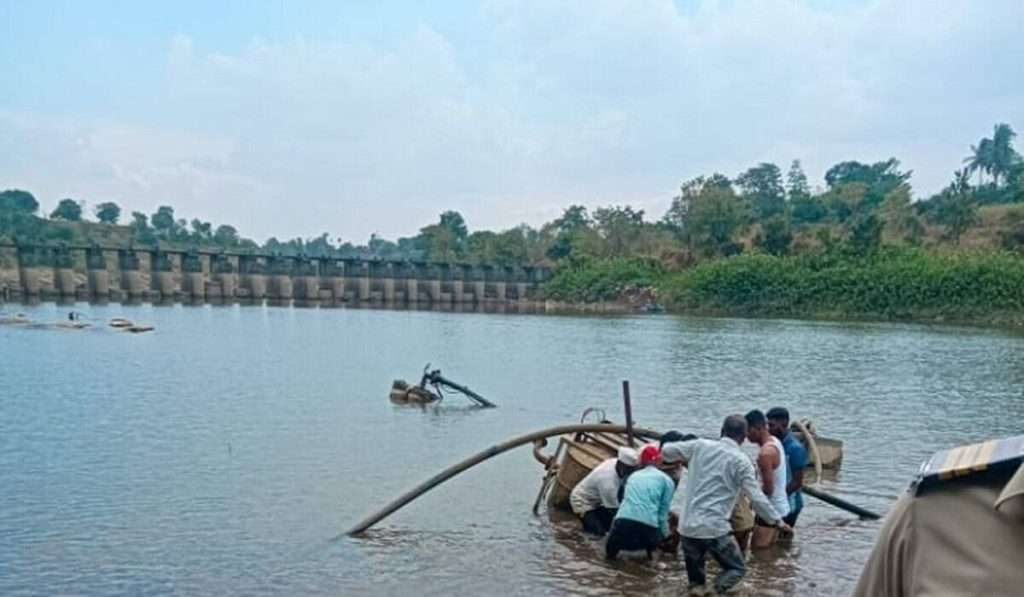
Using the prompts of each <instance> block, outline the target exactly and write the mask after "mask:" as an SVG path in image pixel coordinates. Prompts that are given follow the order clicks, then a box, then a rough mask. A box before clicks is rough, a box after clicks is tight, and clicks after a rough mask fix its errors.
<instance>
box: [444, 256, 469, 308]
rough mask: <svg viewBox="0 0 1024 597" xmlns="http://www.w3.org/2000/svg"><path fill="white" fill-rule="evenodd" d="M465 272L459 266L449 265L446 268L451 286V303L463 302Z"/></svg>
mask: <svg viewBox="0 0 1024 597" xmlns="http://www.w3.org/2000/svg"><path fill="white" fill-rule="evenodd" d="M464 275H465V271H464V270H463V269H462V266H461V265H451V266H449V267H448V277H449V278H451V284H452V302H454V303H456V304H460V305H461V304H462V303H463V301H464V300H465V296H466V294H465V287H464V286H463V285H464V284H465V280H464V279H463V276H464Z"/></svg>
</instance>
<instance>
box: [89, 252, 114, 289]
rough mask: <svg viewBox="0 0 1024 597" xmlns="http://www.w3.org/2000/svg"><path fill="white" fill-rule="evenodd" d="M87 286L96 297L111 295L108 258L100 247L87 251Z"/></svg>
mask: <svg viewBox="0 0 1024 597" xmlns="http://www.w3.org/2000/svg"><path fill="white" fill-rule="evenodd" d="M85 268H86V286H87V288H88V291H89V295H90V296H92V297H94V298H99V299H105V298H108V297H110V272H108V271H107V260H106V258H105V257H104V255H103V251H102V250H100V249H88V250H87V251H86V252H85Z"/></svg>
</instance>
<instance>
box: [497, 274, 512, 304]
mask: <svg viewBox="0 0 1024 597" xmlns="http://www.w3.org/2000/svg"><path fill="white" fill-rule="evenodd" d="M508 273H509V271H508V268H507V267H498V268H495V269H494V299H495V300H496V301H498V302H499V303H504V302H506V301H507V300H508V288H507V284H508Z"/></svg>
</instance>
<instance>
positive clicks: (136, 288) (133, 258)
mask: <svg viewBox="0 0 1024 597" xmlns="http://www.w3.org/2000/svg"><path fill="white" fill-rule="evenodd" d="M118 262H119V266H120V267H119V270H120V272H121V290H123V291H124V292H125V294H127V295H128V297H129V298H133V299H137V298H141V297H142V291H143V290H144V289H145V287H144V286H143V284H142V274H140V273H139V258H138V256H137V255H135V252H134V251H120V252H119V255H118Z"/></svg>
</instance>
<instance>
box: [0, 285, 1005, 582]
mask: <svg viewBox="0 0 1024 597" xmlns="http://www.w3.org/2000/svg"><path fill="white" fill-rule="evenodd" d="M77 308H78V309H79V310H80V311H82V312H84V313H85V314H86V315H87V316H89V317H95V318H97V319H100V320H104V319H108V318H110V317H113V316H126V317H129V318H131V319H133V320H136V321H138V322H142V323H151V324H154V325H156V327H157V331H156V332H155V333H151V334H141V335H131V334H125V333H115V332H112V331H110V330H109V329H107V328H102V327H101V328H99V329H96V330H88V331H82V332H70V331H58V330H41V329H23V328H15V327H9V326H0V379H2V382H0V383H2V386H0V387H2V399H0V488H2V490H0V594H3V595H19V594H55V593H65V594H66V593H75V594H87V595H121V594H187V595H191V594H208V595H212V594H225V595H226V594H237V595H268V594H312V595H341V594H345V595H359V594H410V593H413V594H438V595H441V594H453V593H457V592H463V594H467V595H468V594H481V595H482V594H504V595H515V594H522V595H547V594H551V595H555V594H566V593H578V594H586V595H605V594H607V595H611V594H621V593H622V592H624V591H626V592H638V593H639V592H644V593H651V594H665V595H675V594H679V592H680V591H681V588H682V587H683V586H684V585H685V573H684V570H683V566H682V563H681V561H677V560H675V559H673V558H663V559H660V560H658V561H657V562H655V563H654V564H645V563H637V562H625V563H616V564H608V563H606V562H604V561H603V559H602V551H601V545H600V543H598V542H596V541H593V540H591V539H588V538H585V537H583V536H582V535H581V533H579V532H578V531H577V529H576V526H575V524H573V523H572V522H571V521H566V520H564V519H562V518H558V517H556V518H555V519H554V520H552V519H551V518H549V517H548V516H546V515H545V516H541V517H534V516H533V515H532V514H531V513H530V507H531V505H532V503H533V499H534V497H535V495H536V492H537V489H538V487H539V483H540V480H541V470H540V467H539V466H538V465H537V464H536V463H535V462H534V461H533V459H532V457H531V456H530V454H529V450H528V449H522V450H520V451H518V452H512V453H510V454H506V455H504V456H502V457H499V458H497V459H495V460H492V461H490V462H488V463H485V464H484V465H482V466H480V467H477V468H475V469H473V470H471V471H470V472H468V473H466V474H464V475H462V476H461V477H458V478H456V479H455V480H453V481H450V482H449V483H447V484H445V485H443V486H442V487H440V488H439V489H437V490H435V491H433V492H431V493H429V494H427V495H426V496H424V497H423V498H421V499H420V500H418V501H416V502H414V503H413V504H412V505H410V506H409V507H407V508H406V509H404V510H402V511H400V512H399V513H398V514H396V515H395V516H393V517H392V518H389V519H387V520H386V521H384V523H382V524H381V526H379V527H377V528H376V529H375V530H374V531H372V532H371V533H370V534H369V535H368V536H367V537H366V538H362V539H335V537H336V536H337V535H338V534H339V533H341V532H342V531H343V530H345V529H346V528H347V527H348V526H349V525H351V524H352V523H354V522H355V521H357V520H358V519H360V518H362V517H363V516H364V515H366V514H368V513H369V512H371V511H372V510H374V509H376V508H377V507H379V506H381V505H382V504H384V503H385V502H386V501H388V500H390V499H391V498H393V497H395V496H396V495H397V494H399V493H401V492H402V491H404V490H406V489H408V488H409V487H411V486H412V485H414V484H416V483H418V482H419V481H421V480H423V479H425V478H426V477H428V476H430V475H432V474H434V473H435V472H437V471H438V470H440V469H441V468H443V467H444V466H447V465H449V464H451V463H453V462H455V461H457V460H459V459H461V458H463V457H466V456H468V455H470V454H471V453H473V452H475V451H478V450H480V449H483V448H485V447H487V446H488V445H490V444H491V443H494V442H496V441H501V440H504V439H507V438H508V437H510V436H512V435H514V434H518V433H523V432H528V431H532V430H536V429H538V428H541V427H546V426H550V425H555V424H561V423H570V422H575V421H576V420H578V417H579V415H580V413H581V412H582V411H583V410H584V409H585V408H587V407H588V406H603V407H605V408H606V409H607V410H608V412H609V414H610V415H611V416H613V417H614V418H620V419H621V407H620V396H619V391H620V389H619V388H620V385H619V384H620V382H621V380H622V379H629V380H630V381H631V384H632V389H633V401H634V409H635V416H636V419H637V421H638V423H639V424H642V425H644V426H649V427H654V428H659V429H667V428H678V429H682V430H684V431H694V432H697V433H700V434H707V435H713V434H715V433H716V432H717V429H718V427H719V425H720V422H721V419H722V417H723V416H724V415H726V414H729V413H732V412H745V411H746V410H748V409H750V408H753V407H760V408H768V407H771V406H776V405H785V406H788V407H789V408H790V409H791V411H793V413H794V414H795V415H797V416H799V417H809V418H811V419H813V420H815V421H816V422H817V424H818V426H819V428H820V429H821V430H822V431H823V432H824V433H825V434H827V435H830V436H836V437H839V438H841V439H843V440H844V441H845V442H846V456H845V462H844V465H843V470H842V472H841V474H840V475H839V477H838V478H837V479H835V480H834V481H828V482H826V483H824V487H825V488H827V489H829V490H831V491H834V492H836V493H838V494H839V495H841V496H843V497H845V498H847V499H849V500H851V501H854V502H856V503H858V504H861V505H863V506H865V507H868V508H871V509H875V510H878V511H885V510H886V509H887V508H888V506H889V505H890V504H891V502H892V500H893V499H895V497H896V496H897V495H898V494H899V493H900V492H901V491H902V490H903V489H904V488H905V487H906V485H907V484H908V482H909V481H910V480H911V478H912V477H913V475H914V473H915V472H916V470H917V467H918V465H919V464H920V462H921V460H922V459H924V458H925V457H927V456H928V455H929V454H930V453H932V452H933V451H935V450H938V449H940V448H943V447H948V446H951V445H955V444H959V443H964V442H970V441H976V440H981V439H985V438H989V437H994V436H1000V435H1011V434H1015V433H1019V432H1020V427H1019V423H1018V422H1019V421H1020V420H1021V419H1022V417H1024V401H1022V400H1021V392H1022V390H1021V388H1024V383H1022V382H1024V339H1022V338H1021V337H1018V336H1015V335H1012V334H1009V333H1004V332H1000V331H993V330H976V329H967V328H944V327H927V326H912V325H889V324H837V323H809V322H795V321H778V320H773V321H762V320H724V319H699V318H683V317H672V316H645V317H618V318H596V317H589V318H586V317H552V316H525V315H494V314H490V315H485V314H467V313H438V312H425V311H378V310H358V309H296V308H282V307H239V306H227V307H215V306H203V307H183V306H172V307H160V306H151V305H140V306H121V305H107V306H92V305H79V306H78V307H77ZM6 309H7V310H8V312H11V311H15V310H17V311H23V312H26V313H27V314H28V315H29V316H30V317H32V318H34V319H36V320H41V321H57V320H60V319H61V318H62V317H64V316H65V315H66V312H67V310H68V307H60V306H56V305H52V304H47V305H39V306H34V307H22V306H11V305H7V306H6ZM428 361H429V362H432V363H434V365H435V366H438V367H441V368H442V370H443V371H444V373H445V374H446V375H447V376H449V377H451V378H453V379H456V380H458V381H460V382H463V383H465V384H467V385H469V386H470V387H471V388H473V389H474V390H477V391H478V392H480V393H482V394H483V395H485V396H486V397H488V398H489V399H491V400H493V401H495V402H497V403H498V404H499V405H500V408H498V409H493V410H477V409H473V408H469V407H468V406H467V405H468V402H466V401H464V400H460V399H459V398H458V397H452V398H451V399H450V400H446V401H445V402H444V403H443V404H442V405H441V406H439V407H437V408H428V409H419V408H415V407H413V408H410V407H398V406H394V405H392V404H391V403H389V402H388V401H387V392H388V389H389V387H390V384H391V381H392V380H393V379H394V378H405V379H408V380H410V381H413V380H415V378H416V377H417V376H418V374H419V372H420V371H421V370H422V368H423V365H424V364H425V363H426V362H428ZM807 500H808V505H807V507H806V509H805V511H804V513H803V515H802V517H801V520H800V525H799V528H798V531H799V536H798V538H797V540H796V542H795V544H794V545H793V546H792V547H791V548H789V549H786V550H778V551H775V552H771V553H768V554H762V555H758V556H755V558H754V560H753V561H752V562H751V574H750V576H749V579H750V580H749V583H748V585H747V587H748V588H747V591H748V594H750V595H754V594H763V595H781V594H789V593H794V592H799V593H805V594H809V593H814V594H824V595H827V594H845V593H848V592H849V591H850V590H851V588H852V586H853V584H854V583H855V581H856V577H857V575H858V574H859V571H860V567H861V566H862V564H863V562H864V560H865V558H866V557H867V554H868V552H869V550H870V547H871V544H872V543H873V541H874V537H875V534H876V533H877V529H878V524H879V523H877V522H860V521H857V520H853V519H851V517H850V516H849V515H847V514H844V513H842V512H840V511H838V510H835V509H832V508H830V507H828V506H826V505H824V504H821V503H819V502H816V501H814V500H813V499H812V498H807Z"/></svg>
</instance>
